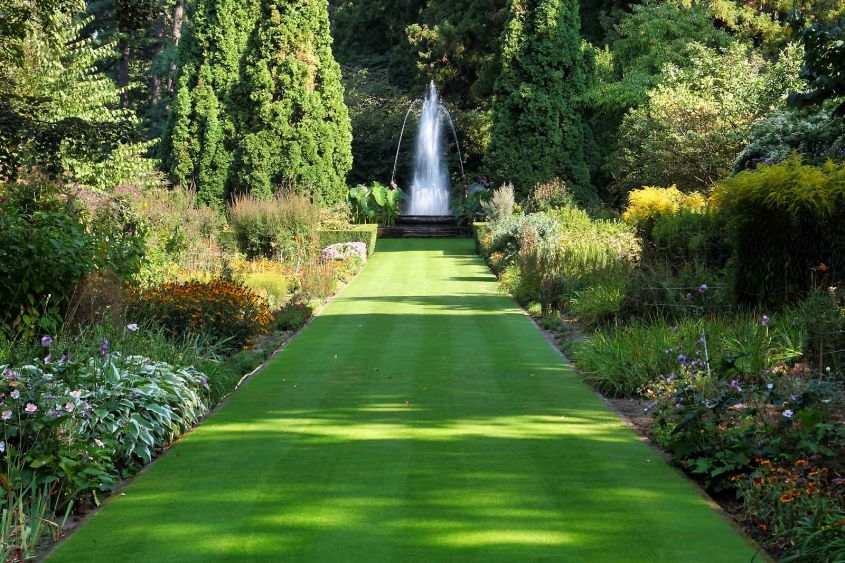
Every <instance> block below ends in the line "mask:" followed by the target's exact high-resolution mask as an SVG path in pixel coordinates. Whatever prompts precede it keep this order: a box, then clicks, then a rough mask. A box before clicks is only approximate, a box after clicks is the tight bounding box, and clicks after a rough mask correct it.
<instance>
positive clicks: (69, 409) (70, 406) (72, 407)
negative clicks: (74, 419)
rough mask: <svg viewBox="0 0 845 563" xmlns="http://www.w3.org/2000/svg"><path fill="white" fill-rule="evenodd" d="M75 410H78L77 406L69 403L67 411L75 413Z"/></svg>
mask: <svg viewBox="0 0 845 563" xmlns="http://www.w3.org/2000/svg"><path fill="white" fill-rule="evenodd" d="M74 408H76V405H74V404H73V403H67V404H66V405H65V410H66V411H67V412H73V409H74Z"/></svg>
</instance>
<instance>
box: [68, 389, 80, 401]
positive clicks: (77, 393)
mask: <svg viewBox="0 0 845 563" xmlns="http://www.w3.org/2000/svg"><path fill="white" fill-rule="evenodd" d="M80 395H82V391H79V390H77V391H71V392H70V396H71V397H73V398H74V399H78V398H79V396H80Z"/></svg>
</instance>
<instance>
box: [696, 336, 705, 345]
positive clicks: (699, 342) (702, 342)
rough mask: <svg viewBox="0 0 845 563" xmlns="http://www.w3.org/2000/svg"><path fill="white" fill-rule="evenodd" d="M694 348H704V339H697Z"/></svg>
mask: <svg viewBox="0 0 845 563" xmlns="http://www.w3.org/2000/svg"><path fill="white" fill-rule="evenodd" d="M695 345H696V346H704V337H701V338H699V339H698V340H696V341H695Z"/></svg>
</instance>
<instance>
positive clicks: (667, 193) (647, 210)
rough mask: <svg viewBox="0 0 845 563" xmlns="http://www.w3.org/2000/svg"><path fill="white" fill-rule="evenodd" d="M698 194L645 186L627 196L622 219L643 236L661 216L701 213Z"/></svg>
mask: <svg viewBox="0 0 845 563" xmlns="http://www.w3.org/2000/svg"><path fill="white" fill-rule="evenodd" d="M706 203H707V202H706V201H705V199H704V196H702V195H701V194H700V193H691V194H685V193H683V192H682V191H680V190H679V189H678V188H676V187H675V186H670V187H668V188H658V187H655V186H645V187H642V188H640V189H638V190H634V191H632V192H631V193H629V194H628V206H627V207H626V208H625V211H624V213H623V214H622V218H623V219H624V220H625V222H626V223H628V224H630V225H633V226H635V227H636V228H637V230H638V231H639V232H640V233H642V234H643V235H645V236H649V235H650V234H651V230H652V228H653V227H654V222H655V220H656V219H657V218H658V217H660V216H662V215H674V214H675V213H679V212H681V211H684V212H701V211H703V210H704V208H705V207H706Z"/></svg>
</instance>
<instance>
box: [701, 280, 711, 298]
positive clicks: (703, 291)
mask: <svg viewBox="0 0 845 563" xmlns="http://www.w3.org/2000/svg"><path fill="white" fill-rule="evenodd" d="M708 289H710V288H708V287H707V284H706V283H703V284H701V285H700V286H698V292H699V293H700V294H701V295H704V294H705V293H707V290H708Z"/></svg>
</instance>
